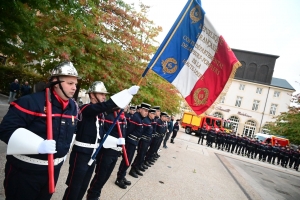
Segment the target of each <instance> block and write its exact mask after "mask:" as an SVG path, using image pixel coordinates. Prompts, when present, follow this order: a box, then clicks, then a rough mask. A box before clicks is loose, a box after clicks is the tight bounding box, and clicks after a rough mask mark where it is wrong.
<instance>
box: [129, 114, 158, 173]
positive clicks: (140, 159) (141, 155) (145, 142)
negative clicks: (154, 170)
mask: <svg viewBox="0 0 300 200" xmlns="http://www.w3.org/2000/svg"><path fill="white" fill-rule="evenodd" d="M155 111H156V110H155V109H149V111H148V116H147V117H145V118H144V119H143V132H142V137H141V139H140V141H139V145H138V149H137V155H136V157H135V159H134V161H133V163H132V165H131V166H132V167H133V168H135V169H139V170H140V171H143V172H144V171H145V170H146V169H148V167H147V166H145V165H144V160H145V156H146V153H147V150H148V147H149V145H150V142H151V139H152V133H153V125H152V122H153V121H154V117H155ZM130 175H133V176H134V177H135V178H138V175H137V174H136V172H135V171H132V173H131V174H130Z"/></svg>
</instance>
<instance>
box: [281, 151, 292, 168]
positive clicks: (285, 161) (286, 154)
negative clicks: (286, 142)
mask: <svg viewBox="0 0 300 200" xmlns="http://www.w3.org/2000/svg"><path fill="white" fill-rule="evenodd" d="M291 155H292V152H291V149H290V147H289V146H287V147H286V149H285V151H284V153H283V160H282V162H281V166H282V167H285V168H286V167H287V165H288V163H289V161H290V157H291Z"/></svg>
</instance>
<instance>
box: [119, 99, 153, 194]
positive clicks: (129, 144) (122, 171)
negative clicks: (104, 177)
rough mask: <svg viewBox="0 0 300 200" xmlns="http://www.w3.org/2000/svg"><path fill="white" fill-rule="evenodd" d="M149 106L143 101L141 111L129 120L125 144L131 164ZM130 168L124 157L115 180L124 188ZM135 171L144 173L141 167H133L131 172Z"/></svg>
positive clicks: (139, 173)
mask: <svg viewBox="0 0 300 200" xmlns="http://www.w3.org/2000/svg"><path fill="white" fill-rule="evenodd" d="M149 108H150V105H149V104H146V103H142V104H141V106H140V108H139V112H136V113H134V115H133V117H132V118H131V119H130V121H129V125H128V129H127V132H126V145H125V147H126V151H127V157H128V161H129V165H130V164H131V162H132V159H133V156H134V153H135V150H136V147H137V146H138V143H139V140H140V139H141V137H142V132H143V119H144V118H145V117H146V116H147V115H148V110H149ZM128 168H129V166H126V164H125V161H124V159H122V161H121V163H120V166H119V170H118V173H117V179H116V181H115V184H116V185H118V186H119V187H120V188H123V189H126V188H127V186H126V184H125V183H124V178H125V176H126V171H127V169H128ZM133 173H136V174H138V175H140V176H142V175H143V174H142V173H141V171H140V170H139V169H137V168H134V167H131V170H130V172H129V174H133Z"/></svg>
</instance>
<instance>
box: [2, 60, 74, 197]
mask: <svg viewBox="0 0 300 200" xmlns="http://www.w3.org/2000/svg"><path fill="white" fill-rule="evenodd" d="M78 78H79V77H78V73H77V71H76V69H75V68H74V66H73V64H72V63H71V62H63V63H61V64H59V65H58V66H56V67H55V68H54V69H53V70H52V73H51V78H50V81H49V84H48V86H49V87H50V90H51V91H50V93H51V97H50V98H51V103H52V123H53V125H52V127H53V140H47V132H46V131H47V128H46V126H47V124H46V98H45V96H46V94H45V91H41V92H37V93H34V94H30V95H26V96H24V97H21V98H19V99H18V100H16V101H14V102H12V103H11V105H10V107H9V110H8V112H7V114H6V115H5V116H4V118H3V121H2V123H1V125H0V139H1V140H2V141H3V142H5V143H7V144H8V145H7V156H6V159H7V162H6V165H5V179H4V183H3V185H4V189H5V196H6V199H8V200H10V199H12V200H19V199H22V200H27V199H28V200H32V199H43V200H46V199H50V198H51V196H52V194H49V186H48V154H53V157H54V183H55V184H56V182H57V179H58V176H59V172H60V169H61V166H62V164H63V161H64V159H65V156H66V155H67V153H68V151H69V148H70V144H71V141H72V138H73V134H74V133H75V130H76V123H77V119H78V118H77V114H78V107H77V104H76V103H75V101H74V100H73V99H71V98H72V97H73V95H74V93H75V91H76V84H77V79H78Z"/></svg>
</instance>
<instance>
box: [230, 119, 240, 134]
mask: <svg viewBox="0 0 300 200" xmlns="http://www.w3.org/2000/svg"><path fill="white" fill-rule="evenodd" d="M228 120H229V121H230V122H231V124H232V128H233V129H234V131H235V132H237V130H238V127H239V122H240V120H239V118H237V117H236V116H231V117H230V118H229V119H228Z"/></svg>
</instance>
